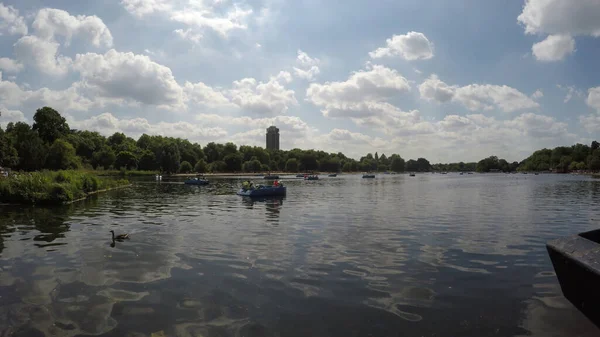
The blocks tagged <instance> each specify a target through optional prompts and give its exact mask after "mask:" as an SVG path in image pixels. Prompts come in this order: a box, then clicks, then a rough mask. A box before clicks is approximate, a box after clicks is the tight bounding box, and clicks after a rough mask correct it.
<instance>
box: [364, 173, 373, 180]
mask: <svg viewBox="0 0 600 337" xmlns="http://www.w3.org/2000/svg"><path fill="white" fill-rule="evenodd" d="M363 178H365V179H366V178H368V179H372V178H375V175H374V174H363Z"/></svg>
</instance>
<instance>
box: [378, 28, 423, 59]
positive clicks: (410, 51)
mask: <svg viewBox="0 0 600 337" xmlns="http://www.w3.org/2000/svg"><path fill="white" fill-rule="evenodd" d="M369 56H371V58H374V59H375V58H382V57H386V56H400V57H402V58H404V59H405V60H408V61H414V60H428V59H430V58H432V57H433V43H432V42H430V41H429V40H428V39H427V37H426V36H425V34H423V33H419V32H408V33H407V34H406V35H394V36H392V38H390V39H387V40H386V47H381V48H377V49H376V50H375V51H372V52H370V53H369Z"/></svg>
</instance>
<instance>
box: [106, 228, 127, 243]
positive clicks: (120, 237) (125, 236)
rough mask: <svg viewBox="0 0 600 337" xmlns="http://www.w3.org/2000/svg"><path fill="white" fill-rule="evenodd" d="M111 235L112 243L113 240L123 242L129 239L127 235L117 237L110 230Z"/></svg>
mask: <svg viewBox="0 0 600 337" xmlns="http://www.w3.org/2000/svg"><path fill="white" fill-rule="evenodd" d="M110 232H111V233H112V239H113V241H115V240H125V239H129V234H127V233H126V234H119V235H115V231H113V230H111V231H110Z"/></svg>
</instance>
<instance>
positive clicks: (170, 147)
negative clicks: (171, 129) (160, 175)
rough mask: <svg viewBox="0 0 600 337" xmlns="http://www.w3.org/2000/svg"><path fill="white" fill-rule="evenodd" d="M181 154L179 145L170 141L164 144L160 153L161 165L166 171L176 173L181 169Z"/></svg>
mask: <svg viewBox="0 0 600 337" xmlns="http://www.w3.org/2000/svg"><path fill="white" fill-rule="evenodd" d="M180 160H181V156H180V155H179V149H178V148H177V145H176V144H175V143H173V142H170V143H168V144H166V145H164V146H163V148H162V151H161V155H160V167H161V169H162V170H163V171H164V172H167V173H174V172H177V171H178V170H179V163H180Z"/></svg>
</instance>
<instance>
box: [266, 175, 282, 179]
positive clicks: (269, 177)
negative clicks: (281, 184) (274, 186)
mask: <svg viewBox="0 0 600 337" xmlns="http://www.w3.org/2000/svg"><path fill="white" fill-rule="evenodd" d="M264 178H265V179H270V180H274V179H279V176H277V175H266V176H264Z"/></svg>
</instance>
